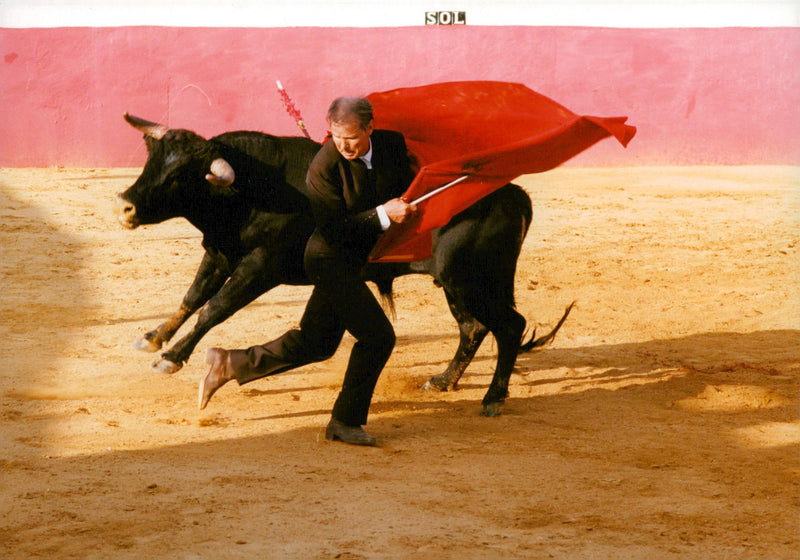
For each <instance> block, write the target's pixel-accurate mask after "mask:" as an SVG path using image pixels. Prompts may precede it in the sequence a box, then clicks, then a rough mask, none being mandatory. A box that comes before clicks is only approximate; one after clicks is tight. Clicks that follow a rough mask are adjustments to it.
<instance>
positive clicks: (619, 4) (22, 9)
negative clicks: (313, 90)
mask: <svg viewBox="0 0 800 560" xmlns="http://www.w3.org/2000/svg"><path fill="white" fill-rule="evenodd" d="M431 11H455V12H464V13H465V14H466V24H467V25H489V26H496V25H526V26H567V25H571V26H587V27H623V28H682V27H798V26H800V0H738V1H737V0H671V1H663V0H662V1H652V0H622V1H620V0H617V1H607V0H403V1H400V2H397V1H395V0H389V1H383V2H381V1H377V0H372V1H367V0H224V1H223V0H160V1H159V0H133V1H131V0H127V1H122V2H113V1H110V0H0V27H6V28H35V27H83V26H86V27H118V26H135V25H159V26H172V27H305V26H310V27H406V26H420V25H424V24H425V14H426V12H431Z"/></svg>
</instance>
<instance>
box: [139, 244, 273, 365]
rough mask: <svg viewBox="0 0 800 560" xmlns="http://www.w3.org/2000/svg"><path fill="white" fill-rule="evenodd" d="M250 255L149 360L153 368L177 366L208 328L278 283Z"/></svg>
mask: <svg viewBox="0 0 800 560" xmlns="http://www.w3.org/2000/svg"><path fill="white" fill-rule="evenodd" d="M250 257H252V255H251V256H250ZM250 257H246V258H245V259H244V260H243V261H242V263H241V264H240V265H239V266H238V267H237V268H236V270H234V272H233V274H232V275H231V277H230V279H229V280H228V282H226V283H225V284H224V285H223V286H222V288H220V289H219V290H218V291H217V292H216V293H215V294H214V295H213V296H212V297H211V298H210V299H209V300H208V303H207V304H206V305H205V306H204V307H203V308H202V309H201V310H200V312H199V313H198V315H197V322H196V323H195V325H194V327H192V329H191V330H190V331H189V332H188V333H187V334H186V335H185V336H184V337H182V338H181V339H180V340H179V341H178V342H176V343H175V344H174V345H173V346H172V347H171V348H170V349H169V350H168V351H167V352H164V353H163V354H162V355H161V358H160V359H159V360H157V361H156V362H154V363H153V367H154V368H155V369H157V370H158V371H162V372H165V373H174V372H176V371H178V370H179V369H181V368H182V367H183V365H184V363H185V362H186V361H187V360H188V359H189V357H190V356H191V355H192V352H194V349H195V347H196V346H197V344H198V343H199V342H200V340H201V339H202V338H203V337H204V336H205V335H206V334H207V333H208V331H210V330H211V329H212V328H214V327H215V326H217V325H219V324H220V323H222V322H223V321H225V320H226V319H228V318H229V317H230V316H232V315H233V314H234V313H236V312H237V311H239V310H240V309H242V308H243V307H245V306H246V305H247V304H249V303H251V302H252V301H253V300H255V299H256V298H257V297H258V296H260V295H261V294H263V293H265V292H267V291H269V290H271V289H272V288H274V287H275V286H277V285H278V284H279V283H280V282H279V281H276V280H274V278H275V274H274V273H273V271H272V269H271V268H269V269H265V267H264V265H263V262H264V261H263V259H259V258H250Z"/></svg>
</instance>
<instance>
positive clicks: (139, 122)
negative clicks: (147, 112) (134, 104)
mask: <svg viewBox="0 0 800 560" xmlns="http://www.w3.org/2000/svg"><path fill="white" fill-rule="evenodd" d="M125 120H126V121H128V124H129V125H131V126H132V127H133V128H135V129H137V130H140V131H142V132H144V134H145V136H150V137H151V138H155V139H156V140H161V139H162V138H164V135H165V134H166V133H167V132H169V127H168V126H164V125H163V124H158V123H154V122H150V121H146V120H144V119H140V118H139V117H134V116H133V115H130V114H128V113H125Z"/></svg>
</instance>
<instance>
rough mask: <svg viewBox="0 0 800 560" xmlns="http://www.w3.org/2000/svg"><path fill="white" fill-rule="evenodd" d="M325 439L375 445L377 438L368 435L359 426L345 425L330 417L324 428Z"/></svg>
mask: <svg viewBox="0 0 800 560" xmlns="http://www.w3.org/2000/svg"><path fill="white" fill-rule="evenodd" d="M325 439H329V440H331V441H335V440H337V439H338V440H339V441H343V442H345V443H349V444H352V445H376V444H377V443H378V440H377V438H376V437H375V436H371V435H369V434H368V433H367V432H365V431H364V430H363V429H362V428H361V426H345V425H344V424H342V423H341V422H339V421H338V420H336V419H333V418H331V421H330V422H329V423H328V427H327V428H326V429H325Z"/></svg>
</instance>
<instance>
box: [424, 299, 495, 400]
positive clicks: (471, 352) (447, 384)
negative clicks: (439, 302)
mask: <svg viewBox="0 0 800 560" xmlns="http://www.w3.org/2000/svg"><path fill="white" fill-rule="evenodd" d="M445 295H446V296H447V303H448V304H449V305H450V311H451V313H452V314H453V317H455V319H456V321H458V330H459V333H460V335H461V336H460V340H459V343H458V350H456V354H455V356H453V359H452V360H451V361H450V364H449V365H448V366H447V369H446V370H445V371H443V372H442V373H440V374H438V375H434V376H433V377H431V378H430V379H428V381H426V382H425V385H423V386H422V388H423V389H425V390H432V389H438V390H439V391H450V390H453V389H455V388H456V386H457V385H458V381H459V379H461V376H462V375H463V374H464V371H465V370H466V369H467V366H468V365H469V364H470V362H472V358H474V357H475V353H476V352H477V351H478V348H479V347H480V345H481V343H482V342H483V339H484V338H486V335H487V334H488V333H489V329H487V328H486V327H485V326H484V325H483V324H482V323H481V322H480V321H478V320H477V319H475V317H473V316H472V315H471V314H470V313H468V312H467V310H466V308H465V307H464V304H463V303H461V302H460V301H458V300H456V298H453V297H452V296H451V295H450V294H449V293H447V292H446V291H445Z"/></svg>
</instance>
